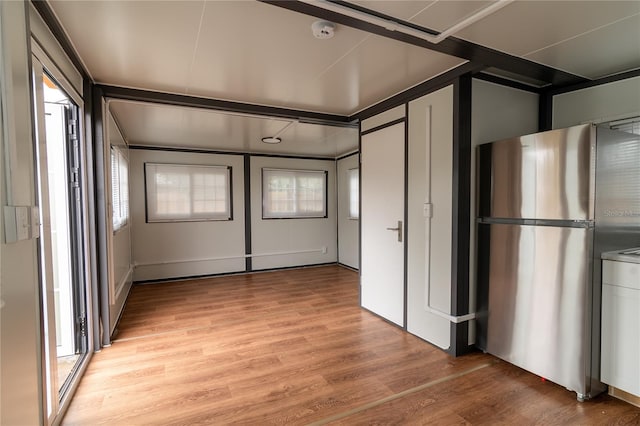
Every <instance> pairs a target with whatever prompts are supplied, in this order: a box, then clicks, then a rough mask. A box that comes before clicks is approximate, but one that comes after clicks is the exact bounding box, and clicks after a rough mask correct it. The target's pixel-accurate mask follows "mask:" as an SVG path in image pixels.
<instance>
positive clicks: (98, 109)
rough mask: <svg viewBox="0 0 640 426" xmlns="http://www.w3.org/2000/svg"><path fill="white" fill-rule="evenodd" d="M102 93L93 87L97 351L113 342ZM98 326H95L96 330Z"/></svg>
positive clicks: (105, 142) (96, 87)
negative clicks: (98, 310) (96, 236)
mask: <svg viewBox="0 0 640 426" xmlns="http://www.w3.org/2000/svg"><path fill="white" fill-rule="evenodd" d="M102 95H103V94H102V90H100V88H99V87H98V86H95V85H94V86H93V90H92V94H91V96H92V101H93V152H94V154H95V157H94V158H95V163H94V166H95V169H94V172H95V178H94V179H95V180H94V182H95V185H96V187H95V191H96V219H97V224H96V225H97V235H98V241H97V244H98V247H97V254H98V257H97V259H96V261H97V262H98V268H99V269H98V276H99V280H98V288H99V292H98V294H97V295H95V296H94V297H98V300H99V304H100V320H101V324H102V340H101V343H100V342H96V346H98V347H96V349H99V347H102V346H109V345H110V344H111V339H110V336H109V333H110V328H109V316H110V310H109V268H108V265H109V251H108V247H109V238H110V235H109V227H108V222H109V221H108V218H109V215H108V214H107V200H106V194H108V191H107V188H106V185H107V179H106V176H105V170H104V167H102V165H103V164H106V163H105V158H104V156H105V152H104V151H105V149H104V148H105V144H107V143H109V142H108V141H105V140H104V130H103V129H104V126H105V125H106V123H104V122H103V117H104V114H103V112H104V108H103V103H102V99H103V97H102ZM97 326H98V325H97V324H96V327H97Z"/></svg>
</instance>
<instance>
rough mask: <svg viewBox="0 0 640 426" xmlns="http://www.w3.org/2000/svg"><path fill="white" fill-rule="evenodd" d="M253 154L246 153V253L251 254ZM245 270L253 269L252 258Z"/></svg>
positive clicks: (246, 259)
mask: <svg viewBox="0 0 640 426" xmlns="http://www.w3.org/2000/svg"><path fill="white" fill-rule="evenodd" d="M251 250H252V249H251V155H249V154H245V155H244V254H251V253H252V252H251ZM244 263H245V270H246V271H247V272H250V271H251V270H252V265H251V258H250V257H247V258H245V261H244Z"/></svg>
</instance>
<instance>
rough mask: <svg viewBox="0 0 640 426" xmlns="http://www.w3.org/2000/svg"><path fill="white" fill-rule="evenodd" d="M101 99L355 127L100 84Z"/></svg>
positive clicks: (305, 114) (331, 117) (343, 119)
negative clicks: (103, 97) (102, 97)
mask: <svg viewBox="0 0 640 426" xmlns="http://www.w3.org/2000/svg"><path fill="white" fill-rule="evenodd" d="M99 87H100V88H101V90H102V91H103V92H104V96H105V97H107V98H115V99H122V100H129V101H139V102H153V103H158V104H164V105H174V106H182V107H191V108H203V109H210V110H216V111H226V112H235V113H240V114H250V115H260V116H268V117H280V118H287V119H290V120H298V121H300V122H303V123H312V124H321V125H325V126H336V127H355V125H354V124H353V123H351V120H350V119H349V117H347V116H343V115H335V114H325V113H321V112H312V111H300V110H294V109H289V108H281V107H274V106H266V105H255V104H249V103H244V102H234V101H225V100H220V99H212V98H201V97H197V96H189V95H179V94H175V93H164V92H153V91H150V90H142V89H130V88H126V87H117V86H107V85H100V86H99Z"/></svg>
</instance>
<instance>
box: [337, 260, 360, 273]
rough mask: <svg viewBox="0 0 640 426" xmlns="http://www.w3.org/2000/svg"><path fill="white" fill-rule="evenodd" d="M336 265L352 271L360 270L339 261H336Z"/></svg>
mask: <svg viewBox="0 0 640 426" xmlns="http://www.w3.org/2000/svg"><path fill="white" fill-rule="evenodd" d="M337 265H338V266H340V267H342V268H345V269H348V270H350V271H353V272H360V270H359V269H358V268H354V267H353V266H349V265H345V264H344V263H341V262H338V263H337Z"/></svg>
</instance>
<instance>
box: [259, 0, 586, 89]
mask: <svg viewBox="0 0 640 426" xmlns="http://www.w3.org/2000/svg"><path fill="white" fill-rule="evenodd" d="M261 1H263V2H265V3H268V4H271V5H274V6H278V7H282V8H284V9H288V10H291V11H294V12H298V13H303V14H305V15H310V16H315V17H317V18H320V19H325V20H328V21H331V22H335V23H337V24H342V25H345V26H348V27H352V28H356V29H359V30H362V31H366V32H368V33H371V34H376V35H378V36H382V37H386V38H390V39H393V40H397V41H401V42H403V43H408V44H412V45H414V46H419V47H423V48H425V49H429V50H433V51H436V52H440V53H444V54H447V55H451V56H456V57H458V58H462V59H467V60H469V61H471V62H474V63H476V64H484V65H485V66H487V67H495V68H499V69H502V70H505V71H509V72H511V73H515V74H518V75H524V76H529V77H532V78H535V79H536V80H540V81H546V82H549V83H552V84H573V83H578V82H582V81H586V79H585V78H584V77H580V76H577V75H574V74H570V73H568V72H565V71H560V70H557V69H554V68H551V67H548V66H546V65H542V64H539V63H536V62H533V61H529V60H526V59H522V58H518V57H515V56H511V55H508V54H506V53H503V52H499V51H497V50H494V49H490V48H488V47H484V46H480V45H478V44H474V43H471V42H468V41H465V40H462V39H458V38H455V37H449V38H447V39H445V40H443V41H442V42H440V43H438V44H433V43H430V42H428V41H426V40H422V39H420V38H417V37H414V36H411V35H407V34H403V33H401V32H399V31H391V30H388V29H386V28H383V27H379V26H377V25H373V24H370V23H368V22H365V21H362V20H359V19H356V18H352V17H349V16H345V15H342V14H339V13H335V12H331V11H328V10H325V9H322V8H319V7H317V6H313V5H310V4H307V3H302V2H298V1H273V0H261ZM344 5H346V6H348V7H350V8H352V9H357V10H359V11H364V12H366V13H368V14H371V15H376V16H378V17H380V18H383V19H386V20H389V21H393V22H398V23H401V24H403V25H406V26H409V27H413V28H416V29H419V30H422V31H425V32H428V33H432V34H437V32H435V31H434V30H431V29H429V28H424V27H420V26H418V25H416V24H413V23H411V22H407V21H402V20H400V19H398V18H395V17H392V16H388V15H384V14H381V13H378V12H375V11H373V10H370V9H365V8H362V7H358V6H355V5H353V4H351V3H349V4H348V5H347V4H344Z"/></svg>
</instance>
